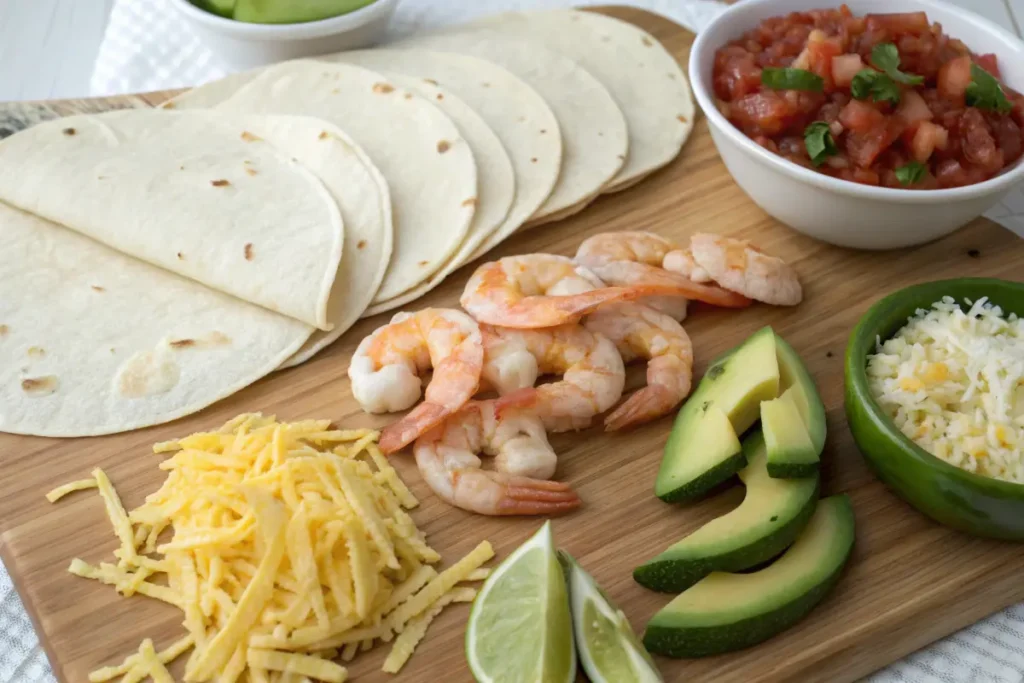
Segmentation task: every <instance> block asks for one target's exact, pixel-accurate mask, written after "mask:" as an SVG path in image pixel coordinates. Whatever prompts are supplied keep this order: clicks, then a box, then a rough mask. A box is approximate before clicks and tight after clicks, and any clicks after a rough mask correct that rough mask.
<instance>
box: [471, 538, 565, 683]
mask: <svg viewBox="0 0 1024 683" xmlns="http://www.w3.org/2000/svg"><path fill="white" fill-rule="evenodd" d="M466 659H467V660H468V661H469V669H470V671H472V672H473V676H474V677H475V678H476V680H477V681H479V682H480V683H569V682H570V681H574V680H575V679H576V652H575V649H574V648H573V643H572V620H571V619H570V617H569V596H568V595H567V593H566V584H565V576H564V575H563V574H562V567H561V565H560V564H559V562H558V556H557V555H556V554H555V542H554V537H553V536H552V534H551V522H545V524H544V526H542V527H541V528H540V531H538V532H537V533H536V534H534V535H533V536H532V537H531V538H530V540H528V541H526V543H524V544H523V545H521V546H519V548H517V549H516V551H515V552H513V553H512V554H511V555H509V556H508V557H507V558H506V559H505V561H504V562H502V563H501V565H500V566H499V567H498V568H497V569H495V570H494V572H493V573H492V574H491V576H490V578H488V579H487V581H486V583H484V585H483V588H481V589H480V594H479V595H478V596H477V598H476V600H475V601H474V602H473V611H472V612H471V613H470V615H469V623H468V624H467V626H466Z"/></svg>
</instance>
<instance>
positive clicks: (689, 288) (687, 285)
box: [626, 271, 754, 308]
mask: <svg viewBox="0 0 1024 683" xmlns="http://www.w3.org/2000/svg"><path fill="white" fill-rule="evenodd" d="M659 280H661V281H659V282H651V283H645V284H642V285H637V286H635V287H630V288H629V289H632V290H633V291H634V293H635V294H636V296H632V297H626V298H627V299H635V298H638V297H641V296H678V297H683V298H686V299H693V300H695V301H703V302H704V303H706V304H711V305H713V306H720V307H722V308H746V307H747V306H749V305H751V304H752V303H754V302H753V300H751V299H748V298H747V297H745V296H743V295H742V294H737V293H736V292H730V291H729V290H728V289H725V288H723V287H719V286H718V285H705V284H701V283H699V282H694V281H693V280H691V279H689V278H687V277H683V276H681V275H676V274H675V273H669V272H667V271H662V273H661V275H660V276H659Z"/></svg>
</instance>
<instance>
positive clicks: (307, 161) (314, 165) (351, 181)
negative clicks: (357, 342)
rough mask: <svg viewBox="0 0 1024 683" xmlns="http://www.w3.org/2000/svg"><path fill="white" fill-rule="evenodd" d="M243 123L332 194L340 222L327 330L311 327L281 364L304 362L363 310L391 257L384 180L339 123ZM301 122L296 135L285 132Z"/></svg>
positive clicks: (290, 119) (284, 119) (281, 119)
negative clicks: (340, 246) (341, 229)
mask: <svg viewBox="0 0 1024 683" xmlns="http://www.w3.org/2000/svg"><path fill="white" fill-rule="evenodd" d="M245 120H246V121H247V122H248V123H247V124H246V125H247V126H248V128H249V130H251V131H252V132H253V133H255V134H256V135H258V136H260V137H262V138H264V139H265V140H267V142H269V143H270V144H272V145H274V146H276V147H278V148H280V149H283V150H287V151H288V153H289V154H291V155H293V156H294V157H295V158H296V159H298V161H299V163H300V164H302V165H304V166H306V167H307V168H309V169H310V170H311V171H313V172H314V173H315V174H316V175H317V177H318V178H320V180H321V181H322V182H323V184H324V187H326V188H327V190H328V192H330V193H331V195H332V196H333V197H334V199H335V201H336V202H337V203H338V206H339V208H340V209H341V215H342V220H343V221H344V223H345V248H344V251H343V252H342V257H341V263H340V265H339V266H338V276H337V277H336V278H335V280H334V287H333V288H332V289H331V296H330V300H329V301H328V304H327V320H328V322H330V324H331V325H332V327H331V329H330V331H327V332H325V331H323V330H316V331H315V332H313V334H312V335H311V336H310V337H309V339H307V340H306V343H304V344H303V345H302V348H301V349H299V350H298V351H297V352H296V353H295V354H294V355H293V356H292V357H291V358H289V359H288V360H287V361H285V363H284V364H283V365H282V366H281V367H282V368H290V367H293V366H295V365H299V364H300V363H304V362H306V361H307V360H309V359H310V358H312V357H313V356H314V355H316V354H317V353H318V352H319V351H321V350H322V349H324V348H325V347H327V346H328V345H329V344H331V343H332V342H334V341H335V340H337V339H338V338H339V337H341V335H342V334H344V333H345V332H346V331H347V330H348V329H349V328H350V327H352V325H354V324H355V323H356V321H358V320H359V317H360V316H361V315H362V314H363V311H364V310H366V307H367V306H368V305H369V304H370V301H371V300H373V297H374V295H375V294H376V293H377V289H378V288H379V287H380V284H381V282H382V281H383V280H384V273H385V272H386V271H387V267H388V263H389V262H390V260H391V250H392V244H393V238H392V234H393V230H392V223H391V198H390V193H389V192H388V186H387V183H386V182H385V180H384V176H383V175H381V173H380V171H378V170H377V168H376V167H375V166H374V165H373V163H372V162H370V159H369V157H368V156H367V155H366V153H365V152H363V150H362V149H360V148H359V147H358V146H357V145H356V144H355V143H354V142H353V141H352V140H351V139H350V138H349V137H348V136H347V135H346V134H345V133H344V131H342V130H341V129H340V128H338V127H337V126H332V125H331V124H329V123H327V122H326V121H321V120H320V119H314V118H308V117H294V116H249V117H246V118H245ZM300 122H301V123H304V124H305V130H304V131H303V133H302V134H301V135H295V134H291V132H292V131H294V130H297V129H299V127H300V126H299V125H297V124H298V123H300Z"/></svg>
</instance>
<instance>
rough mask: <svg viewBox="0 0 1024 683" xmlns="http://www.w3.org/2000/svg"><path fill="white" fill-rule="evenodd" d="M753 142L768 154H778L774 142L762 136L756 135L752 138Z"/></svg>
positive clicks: (777, 148) (777, 147)
mask: <svg viewBox="0 0 1024 683" xmlns="http://www.w3.org/2000/svg"><path fill="white" fill-rule="evenodd" d="M754 142H756V143H757V144H759V145H761V146H762V147H764V148H765V149H766V150H768V151H769V152H774V153H776V154H778V153H779V146H778V145H776V144H775V141H774V140H772V139H771V138H769V137H766V136H764V135H758V136H757V137H755V138H754Z"/></svg>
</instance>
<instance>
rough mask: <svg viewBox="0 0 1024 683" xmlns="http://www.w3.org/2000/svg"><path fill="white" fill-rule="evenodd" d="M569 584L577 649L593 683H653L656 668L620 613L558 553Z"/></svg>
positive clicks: (586, 576) (572, 562)
mask: <svg viewBox="0 0 1024 683" xmlns="http://www.w3.org/2000/svg"><path fill="white" fill-rule="evenodd" d="M558 557H559V559H560V560H561V562H562V566H563V567H564V568H565V572H566V575H567V576H568V583H569V601H570V604H571V605H572V622H573V631H574V634H575V640H576V648H577V649H578V650H579V653H580V663H581V664H582V665H583V670H584V671H585V672H586V674H587V676H588V677H589V678H590V680H591V681H592V682H593V683H655V682H656V681H661V680H662V678H661V675H660V674H659V673H658V668H657V666H656V665H655V664H654V661H653V660H652V659H651V656H650V655H649V654H647V650H645V649H644V646H643V645H642V644H641V643H640V641H639V640H638V639H637V637H636V635H635V634H634V633H633V629H632V628H631V627H630V625H629V621H628V620H627V619H626V615H625V614H623V613H622V611H621V610H620V609H618V608H617V607H616V606H615V605H614V604H612V602H611V601H610V600H609V599H608V596H607V595H605V594H604V591H602V590H601V588H600V587H599V586H598V585H597V582H596V581H594V579H593V577H591V576H590V574H588V573H586V572H585V571H583V569H582V568H581V567H580V565H579V564H577V562H576V560H574V559H573V558H572V556H571V555H569V553H567V552H565V551H562V550H560V551H558Z"/></svg>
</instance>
